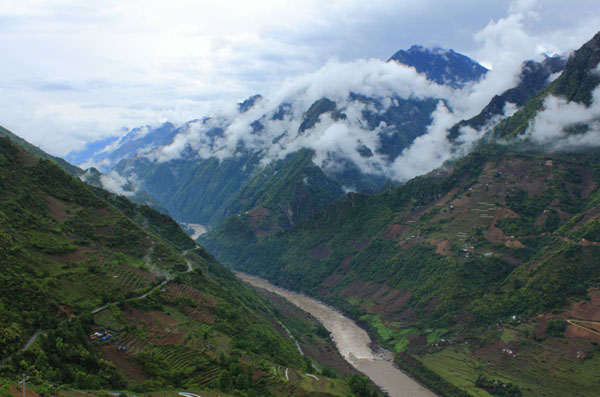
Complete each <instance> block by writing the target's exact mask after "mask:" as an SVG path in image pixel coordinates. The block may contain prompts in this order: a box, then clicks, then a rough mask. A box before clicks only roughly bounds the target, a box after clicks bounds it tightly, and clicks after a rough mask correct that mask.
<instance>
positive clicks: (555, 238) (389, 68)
mask: <svg viewBox="0 0 600 397" xmlns="http://www.w3.org/2000/svg"><path fill="white" fill-rule="evenodd" d="M599 63H600V34H598V35H596V36H595V37H594V38H593V39H592V40H590V41H589V42H588V43H586V44H585V45H584V46H583V47H581V48H580V49H579V50H578V51H576V52H575V53H573V54H571V55H570V56H569V58H568V59H564V58H561V57H547V56H546V57H544V58H543V59H542V60H541V61H539V62H538V61H533V60H529V61H525V62H523V64H522V69H521V74H520V76H519V78H518V79H517V80H516V83H515V86H514V87H512V88H510V89H508V90H505V91H504V92H502V93H495V94H496V95H495V96H493V97H492V99H491V101H490V102H489V103H488V104H487V105H485V104H484V105H481V106H480V107H479V108H478V109H476V110H473V109H472V105H470V104H471V102H469V99H470V96H471V95H473V93H476V92H478V91H477V90H478V89H479V88H478V87H480V84H481V83H482V82H484V81H485V79H486V78H487V76H488V75H489V74H490V73H491V72H490V71H487V69H485V68H484V67H483V66H481V65H479V64H478V63H477V62H475V61H473V60H471V59H469V58H468V57H466V56H464V55H461V54H458V53H456V52H454V51H452V50H444V49H440V48H435V49H426V48H423V47H420V46H413V47H411V48H410V49H409V50H406V51H404V50H402V51H399V52H397V53H396V54H394V55H393V56H392V57H391V58H390V60H388V61H387V62H383V61H378V60H362V61H357V62H354V63H335V62H334V63H329V64H328V65H326V66H325V67H323V68H322V69H321V70H320V71H318V72H315V73H314V74H312V75H310V76H307V77H304V78H301V79H298V80H296V81H292V82H289V83H287V85H284V86H282V87H281V89H280V90H278V91H277V92H275V93H273V94H272V95H265V96H262V95H254V96H252V97H250V98H248V99H246V100H244V101H243V102H241V103H239V104H233V105H232V106H231V107H230V108H226V109H222V110H221V111H220V112H219V113H217V114H214V115H211V116H210V117H209V116H206V117H203V118H199V119H196V120H191V121H188V122H186V123H184V124H182V125H180V126H176V125H174V124H172V123H164V124H163V125H161V126H159V127H157V128H156V127H150V126H146V127H140V128H135V129H133V130H131V131H128V132H127V133H126V134H124V135H123V136H122V137H117V138H108V139H105V140H102V141H98V142H94V143H91V144H90V145H89V146H88V148H87V149H86V150H84V151H82V152H79V153H72V154H70V155H69V156H68V159H70V160H72V161H75V160H76V161H77V163H78V164H79V165H81V166H82V167H85V168H87V169H85V170H84V169H82V168H79V167H77V166H73V165H71V164H69V163H68V162H67V161H65V160H63V159H60V158H56V157H53V156H50V155H48V154H46V153H44V152H43V151H42V150H40V149H39V148H36V147H35V146H33V145H31V144H29V143H28V142H26V141H24V140H23V139H21V138H19V137H18V136H16V135H15V134H13V133H11V132H10V131H8V130H6V129H0V135H1V136H0V187H1V189H0V218H1V219H2V222H0V263H1V264H2V269H3V272H2V273H1V274H0V285H1V286H2V293H1V294H0V338H1V339H0V360H1V368H0V376H1V377H3V378H6V379H13V380H14V379H16V377H17V376H20V375H21V374H22V373H27V374H28V375H29V376H31V377H32V379H33V380H34V382H37V383H38V384H37V390H38V392H39V393H41V394H53V393H56V392H57V390H59V389H60V390H62V389H64V388H69V387H71V388H76V389H81V390H130V391H135V392H137V393H146V392H159V391H161V392H162V391H165V390H174V389H185V388H194V389H195V390H203V391H204V393H205V394H208V395H210V393H221V394H224V393H230V395H247V396H255V395H277V396H286V395H289V396H292V395H350V394H354V395H361V396H370V395H377V394H378V393H379V392H378V391H376V390H375V389H374V388H373V387H372V386H370V385H369V384H368V383H367V382H366V380H365V379H364V378H361V377H360V375H357V374H356V373H353V372H352V371H351V369H349V368H348V366H347V365H345V364H343V362H342V360H341V359H340V357H339V355H338V354H336V353H335V348H334V345H333V341H332V340H331V339H330V337H329V335H328V332H327V331H326V330H325V329H324V328H323V327H322V326H320V325H319V324H318V323H316V322H315V321H314V320H311V319H310V318H309V317H308V316H305V315H303V314H297V313H295V312H294V311H293V310H291V309H289V308H288V307H285V306H283V304H282V303H281V302H279V303H277V302H278V301H277V300H266V299H265V298H264V297H263V296H262V295H259V294H257V293H256V292H254V291H253V290H251V289H250V288H249V287H247V286H245V285H244V284H242V283H241V282H240V281H238V280H237V279H236V278H235V276H234V275H233V273H232V272H231V271H230V270H228V269H227V268H226V267H225V266H223V265H222V264H221V263H223V264H225V265H226V266H229V267H232V268H234V269H236V270H241V271H244V272H247V273H251V274H254V275H259V276H261V277H264V278H266V279H268V280H270V281H272V282H274V283H276V284H278V285H280V286H283V287H287V288H290V289H293V290H297V291H300V292H303V293H305V294H308V295H311V296H314V297H317V298H319V299H321V300H323V301H324V302H326V303H328V304H330V305H331V306H333V307H335V308H337V309H338V310H341V311H343V312H344V313H345V314H347V315H349V316H351V317H352V318H353V319H355V320H356V321H357V322H359V323H360V324H362V325H363V326H364V327H365V328H366V329H368V330H369V332H370V333H371V334H372V336H373V337H374V339H376V341H377V342H378V343H379V344H381V345H383V346H385V347H386V348H388V349H390V350H391V351H393V352H394V355H395V361H396V363H397V364H398V366H400V367H402V368H403V369H404V370H405V371H407V372H408V373H410V374H411V375H412V376H414V377H415V378H416V379H418V380H420V381H421V382H422V383H424V384H426V385H427V386H428V387H430V388H431V389H432V390H434V391H436V392H438V393H439V394H442V395H447V396H465V395H476V396H487V395H501V396H506V395H509V396H519V395H557V396H563V395H572V394H573V392H574V391H576V393H579V394H581V395H594V394H595V393H596V390H597V381H598V379H597V374H598V373H600V359H599V358H598V357H600V356H598V354H597V352H598V350H599V348H598V343H599V342H600V333H599V332H600V317H599V316H598V313H600V267H599V266H598V262H597V259H596V258H598V255H599V254H600V252H599V250H600V191H599V189H598V186H599V185H600V148H599V146H600V136H599V135H598V131H600V108H599V107H598V103H600V102H599V101H597V99H598V98H600V88H599V84H600V73H599V72H598V70H599V68H600V66H599ZM489 97H491V96H488V98H489ZM463 116H464V117H463ZM461 118H462V120H461ZM424 149H427V150H424ZM430 155H431V156H433V157H429V156H430ZM85 182H87V183H85ZM103 188H107V189H109V190H112V193H111V192H108V191H106V190H104V189H103ZM115 193H116V194H115ZM130 199H132V200H135V201H136V202H138V203H137V204H136V203H134V202H132V201H130ZM152 207H157V208H159V209H160V210H161V211H157V210H156V209H154V208H152ZM169 214H170V215H171V216H173V218H174V219H175V220H173V219H172V218H171V217H170V216H169ZM177 221H178V222H186V223H199V224H203V225H206V226H209V228H210V229H212V230H211V231H210V233H208V234H207V235H205V236H203V237H201V238H200V239H199V240H198V241H197V242H194V241H192V240H191V239H190V238H189V237H188V236H187V235H186V234H185V233H184V232H183V231H182V230H181V228H180V227H179V226H178V224H177ZM197 243H200V244H202V245H203V246H205V247H206V249H205V248H202V247H200V246H198V245H197ZM213 255H214V256H213ZM284 307H285V308H284ZM294 313H295V314H294ZM284 324H285V325H284ZM290 335H295V338H296V339H294V337H290ZM297 341H301V342H297ZM297 343H301V344H303V346H305V347H307V348H306V349H305V350H307V351H310V352H313V353H314V352H319V353H318V354H312V355H311V354H306V355H305V354H304V352H303V350H302V348H298V346H299V345H298V344H297ZM324 363H329V364H328V365H324ZM332 363H333V364H332ZM330 364H331V367H330V366H329V365H330ZM309 371H310V372H313V371H314V372H318V375H319V376H318V377H316V375H311V373H309ZM313 377H314V378H313ZM313 380H316V383H315V382H313ZM357 385H360V386H357Z"/></svg>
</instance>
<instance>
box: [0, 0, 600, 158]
mask: <svg viewBox="0 0 600 397" xmlns="http://www.w3.org/2000/svg"><path fill="white" fill-rule="evenodd" d="M514 4H515V5H513V7H512V11H513V13H524V15H525V17H524V18H529V19H527V20H526V19H521V20H517V19H515V18H513V19H510V18H506V19H507V21H502V20H501V19H499V18H500V17H501V16H502V15H503V13H504V12H505V9H506V4H505V3H502V2H491V3H486V4H485V5H482V3H481V2H480V1H478V0H461V1H460V2H458V3H457V2H451V3H450V2H445V1H434V0H427V1H415V0H411V1H403V2H389V1H384V0H375V1H371V2H368V3H365V2H363V1H358V0H347V1H340V0H338V1H331V2H321V1H316V0H310V1H291V2H278V1H274V0H270V1H267V0H260V1H255V2H251V3H249V2H237V1H232V0H227V1H222V2H204V1H201V2H198V1H192V0H172V1H169V2H164V1H158V0H143V1H142V0H119V1H117V0H109V1H106V2H102V3H98V2H89V1H84V0H43V1H42V0H23V1H18V2H17V1H12V2H2V3H0V18H1V20H2V23H1V24H0V45H1V46H2V48H3V49H4V51H5V53H6V54H9V55H7V57H6V59H5V61H4V62H2V64H0V74H1V75H2V76H3V79H2V80H3V81H2V83H0V98H1V99H0V124H2V125H4V126H5V127H8V128H9V129H12V130H13V131H14V132H15V133H17V134H19V135H22V136H23V137H25V138H26V139H28V140H30V141H32V142H33V143H35V144H37V145H40V146H41V147H42V148H43V149H45V150H48V151H49V152H51V153H53V154H57V155H63V154H65V153H66V152H68V151H69V150H74V149H78V148H80V147H81V146H82V145H83V144H84V143H85V142H88V141H90V140H93V139H99V138H102V137H106V136H109V135H114V134H115V133H116V131H120V130H121V128H123V127H127V128H128V129H130V128H133V127H136V126H138V125H145V124H150V125H157V124H160V123H162V122H164V121H166V120H169V121H172V122H174V123H183V122H184V121H186V120H190V119H194V118H198V117H202V116H204V115H206V114H209V109H210V108H211V106H212V105H211V103H212V102H213V101H217V102H228V103H233V102H235V101H237V100H240V99H241V98H244V97H247V96H249V95H251V94H254V93H256V92H261V93H263V94H265V95H270V94H271V93H273V92H276V91H278V88H277V87H278V86H280V84H281V82H282V81H283V80H284V79H285V78H289V77H291V76H297V75H303V74H306V73H307V72H308V71H310V70H315V69H318V68H319V67H321V66H322V65H324V64H325V63H326V62H327V60H328V59H329V58H331V57H338V59H340V60H341V61H342V62H343V61H348V60H351V59H356V58H361V57H379V58H381V59H386V58H387V57H389V56H390V55H391V54H392V53H394V52H395V51H396V50H398V49H400V48H406V47H409V46H410V45H411V44H414V43H421V44H426V45H428V44H433V43H435V44H441V45H443V46H445V47H453V48H455V49H457V50H459V51H462V52H466V53H467V54H470V55H473V56H478V55H479V54H478V51H477V47H478V46H479V44H480V42H473V41H472V35H473V32H476V31H477V30H479V29H481V27H482V26H484V25H485V24H486V23H488V22H489V21H490V20H494V21H497V22H495V25H490V27H489V29H488V30H487V32H486V33H485V34H482V36H481V37H482V39H486V40H488V41H490V42H493V37H496V39H497V40H496V41H497V43H496V44H494V45H492V44H490V45H488V46H487V47H485V46H484V49H486V50H485V51H484V53H482V55H486V56H485V57H484V58H485V59H484V60H485V61H488V62H490V63H491V64H493V65H494V67H495V68H497V67H498V65H499V59H500V58H501V57H503V56H504V53H503V52H498V53H497V54H495V55H494V51H493V50H494V49H497V48H499V47H498V43H500V44H502V43H504V44H506V46H507V47H508V44H511V43H515V42H516V43H517V44H520V47H519V48H521V49H523V48H525V47H526V46H527V47H529V48H530V49H531V50H532V51H533V50H535V51H537V50H539V49H541V48H550V49H553V48H554V47H548V46H547V45H546V44H547V43H555V47H556V49H557V50H559V51H561V52H562V51H565V50H568V49H574V48H576V47H578V46H579V45H580V44H581V43H582V42H583V41H584V40H585V39H588V38H589V37H591V34H593V33H594V32H593V30H594V29H596V28H597V26H600V24H599V23H597V22H598V21H599V18H600V12H598V11H599V9H600V5H599V4H597V2H593V1H588V0H585V1H584V0H580V1H576V2H568V3H565V2H558V1H556V0H549V1H545V2H544V3H543V4H542V3H540V4H541V6H539V7H537V8H535V12H536V13H537V15H538V16H539V17H538V18H537V19H534V18H531V17H529V16H527V15H526V14H527V13H526V10H528V9H530V7H528V6H527V5H524V6H522V7H521V3H514ZM519 21H521V22H520V23H521V25H519ZM523 21H525V22H523ZM548 26H551V27H555V29H554V28H549V27H548ZM512 28H519V29H521V30H522V31H524V32H526V36H527V37H528V38H529V39H528V40H525V39H527V37H525V36H523V35H520V33H518V32H517V33H515V34H514V35H513V36H510V29H512ZM552 29H554V30H552ZM500 31H502V33H500ZM500 34H502V35H503V37H505V38H506V39H500V38H498V35H500ZM494 35H495V36H494ZM484 36H485V37H484ZM511 37H512V39H511ZM520 38H523V39H524V40H523V41H521V40H518V39H520ZM538 39H542V40H538ZM538 41H539V42H541V43H542V44H543V45H541V46H540V45H538V43H537V42H538ZM532 43H533V44H535V45H530V44H532ZM522 52H523V53H524V52H525V51H522ZM519 53H521V52H519ZM519 61H520V59H519ZM482 98H483V96H482ZM473 100H474V101H475V98H474V99H473ZM478 100H479V101H480V102H483V99H478ZM57 138H58V139H57Z"/></svg>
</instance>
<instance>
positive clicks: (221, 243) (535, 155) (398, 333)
mask: <svg viewBox="0 0 600 397" xmlns="http://www.w3.org/2000/svg"><path fill="white" fill-rule="evenodd" d="M599 40H600V35H597V36H596V37H595V38H594V39H592V40H591V41H590V42H589V43H587V44H586V45H585V46H584V47H582V49H580V50H579V51H577V52H576V53H575V54H574V55H572V56H571V57H570V59H569V61H568V62H567V65H566V68H565V70H564V72H563V73H562V75H561V76H560V77H559V78H557V79H556V80H554V82H552V83H551V84H549V85H548V86H547V87H546V88H544V89H543V90H542V91H540V93H538V94H537V95H535V96H534V97H533V98H532V99H530V100H529V101H528V102H527V103H525V105H524V106H523V108H522V110H521V111H519V112H517V113H516V114H515V115H514V116H513V117H512V118H509V119H507V120H506V121H504V122H502V123H500V125H498V127H497V128H496V129H495V130H494V131H492V132H491V133H490V134H489V139H488V140H487V141H486V142H485V143H480V144H479V145H478V146H477V147H476V148H475V149H474V150H473V151H472V152H471V153H469V154H468V155H467V156H466V157H464V158H463V159H460V160H457V161H455V162H453V163H451V164H447V166H446V167H445V168H443V169H439V170H436V171H434V172H432V173H430V174H428V175H425V176H422V177H418V178H415V179H413V180H411V181H409V182H408V183H406V184H405V185H403V186H401V187H398V188H395V189H392V190H390V191H388V192H386V193H383V194H379V195H373V196H366V195H362V194H348V195H347V196H345V197H344V198H343V199H342V200H341V201H339V202H338V203H336V204H334V205H332V206H330V207H329V208H328V209H327V210H325V211H324V212H323V213H321V214H319V215H318V216H315V217H313V218H311V219H309V220H307V221H305V222H304V223H302V224H301V225H299V226H298V227H296V228H294V229H292V230H290V231H287V232H282V233H277V234H274V235H271V236H268V237H265V238H261V239H257V240H255V239H253V238H252V237H253V235H252V233H251V232H252V230H249V229H248V228H247V227H245V225H247V222H242V220H243V218H244V217H243V216H241V217H238V218H234V219H230V220H228V221H227V222H226V223H224V225H223V227H221V228H219V229H218V230H216V231H215V232H213V233H211V234H210V235H208V236H206V237H205V238H204V239H202V241H203V243H204V244H206V246H207V247H208V249H209V250H211V252H214V253H216V255H217V257H218V258H220V259H221V260H222V261H224V262H225V263H228V264H231V265H233V266H234V267H236V268H238V269H241V270H244V271H246V272H249V273H253V274H258V275H261V276H263V277H265V278H268V279H270V280H272V281H274V282H275V283H277V284H279V285H282V286H285V287H289V288H293V289H299V290H301V291H303V292H306V293H309V294H311V295H314V296H318V297H320V298H321V299H324V300H326V301H327V302H329V303H331V304H332V305H334V306H336V307H338V308H340V309H342V310H344V311H345V312H347V313H348V314H350V315H352V316H353V317H354V318H356V319H358V320H360V321H362V322H363V323H364V325H365V326H367V327H368V328H369V329H370V330H371V331H373V333H374V335H376V336H377V338H378V339H379V341H380V342H381V343H384V344H386V345H387V346H388V347H390V348H391V349H394V350H395V351H396V352H397V354H398V356H397V361H398V364H399V365H401V366H402V367H404V368H406V369H407V370H408V371H409V372H411V373H413V374H414V375H415V376H417V377H418V378H420V379H422V380H423V381H424V382H426V383H428V384H429V385H430V386H432V387H434V388H437V389H438V390H444V385H445V384H452V385H454V386H458V387H459V388H461V389H463V390H464V391H465V392H466V393H468V394H469V395H488V394H492V395H542V394H543V395H556V396H562V395H572V392H573V391H574V390H576V391H577V392H578V393H580V394H581V395H593V394H595V393H596V390H597V389H596V388H597V384H596V383H597V378H596V377H595V375H594V374H597V373H598V371H600V358H598V355H597V354H596V355H595V353H597V351H598V341H600V338H599V336H600V334H598V330H599V329H600V328H599V327H600V317H598V313H599V312H600V290H599V287H600V267H599V266H598V261H597V258H598V255H599V254H600V234H599V233H598V230H600V229H599V228H600V190H599V189H598V186H599V184H600V149H598V148H597V147H598V135H597V129H596V124H594V123H595V122H596V120H597V118H598V115H597V114H596V107H594V106H593V105H594V103H593V100H591V99H589V98H595V97H596V96H595V95H596V94H594V92H595V90H597V86H598V82H599V81H600V79H599V78H598V77H597V76H598V75H597V72H596V70H597V67H598V60H599V59H600V58H599V57H598V54H599V53H600V52H599V49H600V45H599V43H600V41H599ZM551 95H554V96H559V95H560V99H555V98H554V97H552V96H551ZM586 98H587V99H589V100H587V99H586ZM552 101H564V103H565V105H564V106H565V107H566V109H567V110H569V109H570V108H569V106H576V109H577V113H576V114H577V115H580V118H581V120H585V121H586V123H587V125H588V127H586V128H581V127H580V128H575V129H574V127H573V125H572V124H564V125H563V124H559V126H560V127H561V128H562V130H561V131H559V132H557V143H558V142H562V141H561V139H563V138H565V139H573V138H577V137H580V138H581V139H584V142H591V143H590V144H588V145H586V146H582V145H579V146H575V147H574V146H564V147H567V148H569V151H564V150H561V151H555V152H548V151H547V149H548V147H549V146H548V145H546V144H544V145H542V144H538V141H537V140H536V139H537V136H536V134H538V133H540V131H538V130H539V128H540V125H542V124H540V123H539V120H541V117H542V115H543V112H547V111H548V106H550V105H549V104H552V103H553V102H552ZM576 101H580V102H582V104H575V102H576ZM560 103H562V102H560ZM586 105H589V106H588V107H585V106H586ZM568 120H570V122H571V123H573V124H574V125H575V126H580V124H581V122H580V121H579V119H574V118H569V119H568ZM563 127H564V128H563ZM523 134H525V135H523ZM594 134H595V135H594ZM494 137H502V140H501V142H502V143H501V144H499V143H494V141H493V138H494ZM508 138H510V139H508ZM559 138H560V139H559ZM594 139H595V144H594V143H593V142H594ZM568 142H571V141H568ZM553 147H555V148H559V147H558V146H553ZM503 393H504V394H503ZM458 395H460V393H458Z"/></svg>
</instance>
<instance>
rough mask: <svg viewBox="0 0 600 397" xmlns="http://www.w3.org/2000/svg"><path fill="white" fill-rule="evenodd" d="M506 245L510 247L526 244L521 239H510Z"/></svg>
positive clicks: (519, 246) (521, 246)
mask: <svg viewBox="0 0 600 397" xmlns="http://www.w3.org/2000/svg"><path fill="white" fill-rule="evenodd" d="M505 245H506V246H507V247H508V248H525V245H524V244H523V243H522V242H520V241H519V240H508V241H507V242H506V243H505Z"/></svg>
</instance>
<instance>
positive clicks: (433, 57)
mask: <svg viewBox="0 0 600 397" xmlns="http://www.w3.org/2000/svg"><path fill="white" fill-rule="evenodd" d="M389 61H396V62H400V63H402V64H404V65H407V66H412V67H414V68H415V69H416V70H417V72H419V73H424V74H425V75H426V76H427V78H428V79H429V80H432V81H435V82H436V83H438V84H447V85H450V86H453V87H463V86H464V85H465V84H467V83H472V82H477V81H479V80H480V79H482V78H483V76H485V74H486V72H487V69H486V68H485V67H483V66H481V65H480V64H478V63H477V62H475V61H474V60H472V59H471V58H469V57H467V56H465V55H462V54H459V53H458V52H455V51H454V50H452V49H450V50H446V49H443V48H439V47H438V48H431V49H430V48H425V47H423V46H420V45H413V46H412V47H410V48H409V49H408V50H400V51H398V52H396V53H395V54H394V55H392V57H391V58H390V59H389V60H388V62H389Z"/></svg>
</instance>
